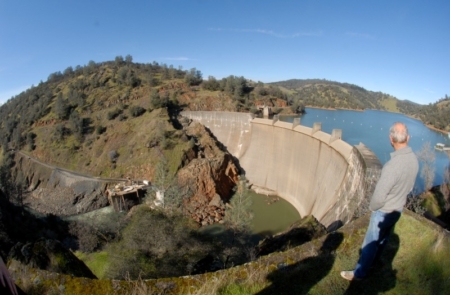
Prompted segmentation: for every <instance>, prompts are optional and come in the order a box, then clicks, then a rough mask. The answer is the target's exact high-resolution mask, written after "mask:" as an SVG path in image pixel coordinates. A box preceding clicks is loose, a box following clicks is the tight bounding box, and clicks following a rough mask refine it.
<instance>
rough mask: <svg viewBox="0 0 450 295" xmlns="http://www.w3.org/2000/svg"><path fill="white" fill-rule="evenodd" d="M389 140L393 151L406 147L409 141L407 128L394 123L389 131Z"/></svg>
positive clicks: (401, 124) (399, 123)
mask: <svg viewBox="0 0 450 295" xmlns="http://www.w3.org/2000/svg"><path fill="white" fill-rule="evenodd" d="M389 138H390V139H391V144H392V146H393V147H394V149H395V150H397V149H399V148H402V147H405V146H407V145H408V141H409V134H408V127H406V125H405V124H403V123H401V122H396V123H394V125H392V127H391V129H390V132H389Z"/></svg>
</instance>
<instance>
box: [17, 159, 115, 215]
mask: <svg viewBox="0 0 450 295" xmlns="http://www.w3.org/2000/svg"><path fill="white" fill-rule="evenodd" d="M14 169H15V170H14V173H15V175H19V174H21V175H23V178H24V180H25V181H26V183H27V185H28V191H29V192H30V193H29V194H26V195H25V199H24V204H25V205H27V206H28V207H30V208H32V209H33V210H36V211H38V212H41V213H44V214H49V213H51V214H55V215H58V216H68V215H74V214H80V213H86V212H89V211H92V210H95V209H99V208H103V207H105V206H108V199H107V198H106V197H105V196H104V193H103V192H104V191H105V190H106V185H107V184H106V183H105V182H101V181H98V180H96V179H94V178H89V177H84V176H82V175H80V174H74V173H70V172H68V171H65V170H62V169H57V168H54V167H52V166H49V165H46V164H42V163H39V162H38V161H36V160H34V159H30V158H28V157H24V156H21V155H20V154H19V153H17V156H16V166H15V167H14Z"/></svg>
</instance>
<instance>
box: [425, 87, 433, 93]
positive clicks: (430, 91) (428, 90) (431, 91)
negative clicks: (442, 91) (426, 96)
mask: <svg viewBox="0 0 450 295" xmlns="http://www.w3.org/2000/svg"><path fill="white" fill-rule="evenodd" d="M424 90H425V91H426V92H428V93H431V94H434V93H435V92H434V91H433V90H430V89H427V88H425V89H424Z"/></svg>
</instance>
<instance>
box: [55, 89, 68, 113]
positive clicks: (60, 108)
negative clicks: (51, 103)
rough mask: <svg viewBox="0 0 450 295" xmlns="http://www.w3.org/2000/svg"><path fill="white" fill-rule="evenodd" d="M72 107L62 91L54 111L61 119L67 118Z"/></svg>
mask: <svg viewBox="0 0 450 295" xmlns="http://www.w3.org/2000/svg"><path fill="white" fill-rule="evenodd" d="M69 111H70V107H69V104H68V103H67V101H66V100H65V99H64V98H63V95H62V93H61V92H60V93H59V94H58V97H57V98H56V102H55V108H54V112H55V114H56V116H57V117H58V119H60V120H66V119H67V117H68V116H69Z"/></svg>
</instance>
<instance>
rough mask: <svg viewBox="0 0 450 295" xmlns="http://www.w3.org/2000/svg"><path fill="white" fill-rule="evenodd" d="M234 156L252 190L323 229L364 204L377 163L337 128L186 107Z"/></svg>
mask: <svg viewBox="0 0 450 295" xmlns="http://www.w3.org/2000/svg"><path fill="white" fill-rule="evenodd" d="M181 115H182V116H184V117H186V118H189V119H191V120H194V121H197V122H199V123H201V124H202V125H204V126H205V127H207V128H208V129H209V130H210V131H211V133H212V134H213V135H214V136H215V137H216V138H217V140H218V141H220V142H221V143H222V144H223V145H224V146H225V147H226V148H227V149H228V151H229V152H230V153H231V154H232V155H233V156H234V157H236V158H237V159H238V160H239V164H240V166H241V168H242V170H243V171H242V173H243V174H245V176H246V178H247V179H248V181H249V182H250V183H251V185H252V189H254V190H255V191H256V192H262V193H266V194H269V193H270V194H275V195H278V196H280V197H282V198H284V199H285V200H287V201H288V202H290V203H291V204H292V205H293V206H294V207H295V208H296V209H297V211H298V212H299V214H300V216H301V217H304V216H307V215H313V216H314V217H315V218H317V220H319V221H320V222H321V223H322V224H323V225H325V226H326V227H327V228H328V229H329V230H333V229H336V228H338V227H340V226H341V225H343V224H345V223H347V222H348V221H350V220H351V219H352V218H353V216H354V215H355V213H357V211H358V210H359V211H360V210H361V207H364V206H365V204H367V200H368V198H369V197H370V196H371V194H372V193H373V189H374V186H375V184H376V182H377V181H378V178H379V175H380V173H381V167H382V166H381V163H380V161H379V160H378V159H377V157H376V156H375V154H374V153H373V152H372V151H371V150H370V149H368V148H367V147H366V146H364V145H363V144H362V143H361V144H359V145H356V146H351V145H349V144H348V143H346V142H344V141H343V140H342V139H341V138H342V131H341V130H339V129H335V130H333V132H332V134H327V133H325V132H323V131H322V130H321V123H315V124H314V126H313V128H309V127H305V126H302V125H300V118H297V119H295V120H294V122H293V123H287V122H282V121H279V120H278V118H277V117H276V116H275V117H274V119H260V118H254V116H253V115H251V114H248V113H233V112H206V111H204V112H202V111H197V112H190V111H184V112H182V113H181Z"/></svg>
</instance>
